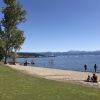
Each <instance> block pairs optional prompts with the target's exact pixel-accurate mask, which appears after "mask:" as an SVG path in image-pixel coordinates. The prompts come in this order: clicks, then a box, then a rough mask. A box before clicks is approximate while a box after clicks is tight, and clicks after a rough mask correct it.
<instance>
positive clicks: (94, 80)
mask: <svg viewBox="0 0 100 100" xmlns="http://www.w3.org/2000/svg"><path fill="white" fill-rule="evenodd" d="M91 81H92V82H97V76H96V75H95V74H93V76H92V77H91Z"/></svg>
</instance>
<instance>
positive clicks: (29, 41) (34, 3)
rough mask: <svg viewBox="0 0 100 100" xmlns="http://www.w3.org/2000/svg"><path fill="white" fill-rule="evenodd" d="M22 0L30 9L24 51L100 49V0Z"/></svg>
mask: <svg viewBox="0 0 100 100" xmlns="http://www.w3.org/2000/svg"><path fill="white" fill-rule="evenodd" d="M18 1H20V2H21V3H22V5H23V8H24V9H25V10H26V11H27V15H26V18H27V21H26V22H25V23H23V24H21V25H20V26H19V28H20V29H22V30H23V31H24V33H25V37H26V41H25V43H24V44H23V46H22V49H21V50H20V51H23V52H46V51H61V52H63V51H69V50H85V51H94V50H100V0H18ZM2 6H3V4H2V1H1V0H0V7H2ZM0 17H1V14H0Z"/></svg>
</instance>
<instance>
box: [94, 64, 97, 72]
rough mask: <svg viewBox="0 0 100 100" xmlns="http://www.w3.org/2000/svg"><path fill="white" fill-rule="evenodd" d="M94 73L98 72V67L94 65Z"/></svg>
mask: <svg viewBox="0 0 100 100" xmlns="http://www.w3.org/2000/svg"><path fill="white" fill-rule="evenodd" d="M94 71H95V72H96V71H97V65H96V64H94Z"/></svg>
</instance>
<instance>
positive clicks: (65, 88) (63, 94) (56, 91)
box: [0, 64, 100, 100]
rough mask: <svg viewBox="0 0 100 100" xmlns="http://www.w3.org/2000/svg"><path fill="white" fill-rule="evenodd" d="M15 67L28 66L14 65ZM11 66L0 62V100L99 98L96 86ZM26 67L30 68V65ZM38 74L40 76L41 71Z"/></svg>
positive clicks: (75, 99)
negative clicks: (72, 82) (71, 82)
mask: <svg viewBox="0 0 100 100" xmlns="http://www.w3.org/2000/svg"><path fill="white" fill-rule="evenodd" d="M11 67H12V68H14V66H11ZM16 67H17V68H19V67H24V68H28V67H29V66H27V67H25V66H20V65H19V66H18V65H16ZM12 68H9V67H8V66H6V65H3V64H0V100H100V89H98V88H94V87H90V86H83V85H77V84H70V83H67V82H58V81H54V80H48V79H44V78H41V77H40V78H39V77H36V76H34V75H35V74H36V73H33V72H31V73H30V75H32V76H30V75H27V74H28V73H27V69H26V70H25V69H23V68H22V69H17V70H19V71H17V70H15V68H14V69H12ZM28 69H30V70H31V68H30V67H29V68H28ZM34 70H35V69H34ZM37 70H40V69H37ZM45 70H46V69H45ZM20 71H21V72H20ZM22 71H23V72H24V73H27V74H24V73H22ZM41 71H42V69H41ZM41 71H39V72H41ZM37 72H38V71H37ZM59 72H61V71H59ZM49 74H50V73H49ZM55 74H58V72H57V73H55ZM43 75H44V74H43ZM45 75H47V74H46V72H45ZM39 76H42V72H41V73H40V75H39ZM51 76H52V75H51ZM55 76H56V75H55ZM58 76H59V75H58ZM60 76H61V75H60ZM42 77H43V76H42Z"/></svg>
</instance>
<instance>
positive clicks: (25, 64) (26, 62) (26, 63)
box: [24, 60, 35, 66]
mask: <svg viewBox="0 0 100 100" xmlns="http://www.w3.org/2000/svg"><path fill="white" fill-rule="evenodd" d="M28 64H35V63H34V62H33V60H32V61H31V62H28V61H27V60H26V61H25V62H24V66H27V65H28Z"/></svg>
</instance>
